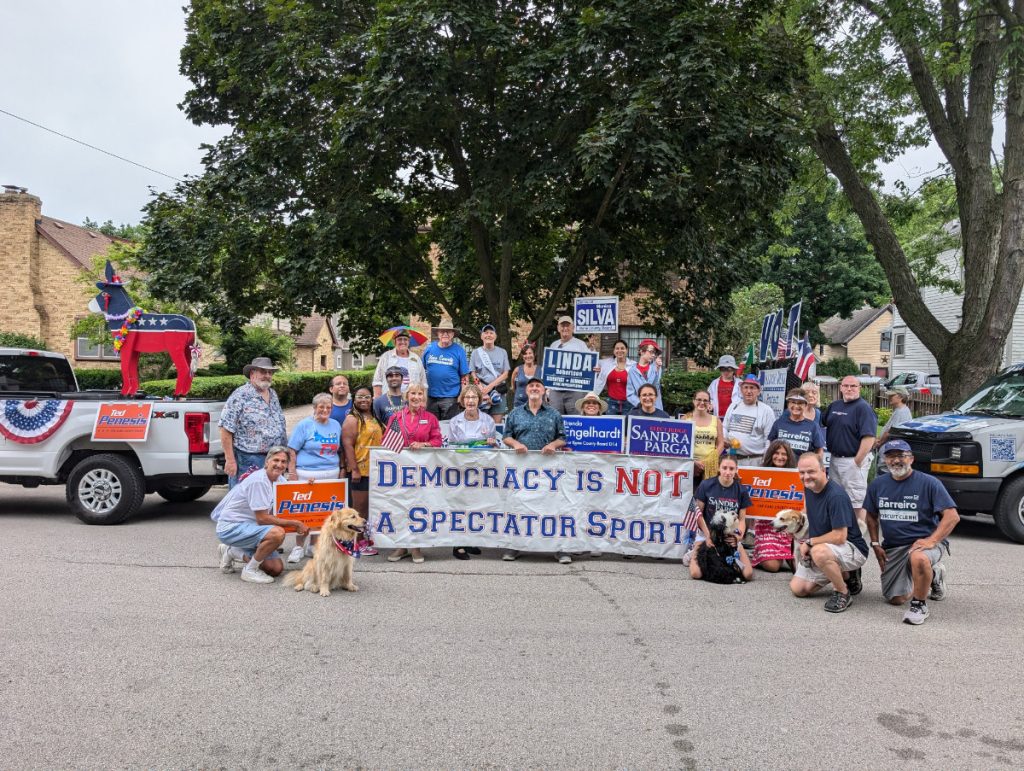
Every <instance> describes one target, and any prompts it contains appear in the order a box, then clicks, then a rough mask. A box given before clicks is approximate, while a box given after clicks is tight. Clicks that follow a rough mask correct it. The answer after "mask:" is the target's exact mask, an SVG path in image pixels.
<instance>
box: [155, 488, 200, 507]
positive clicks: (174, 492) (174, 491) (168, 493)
mask: <svg viewBox="0 0 1024 771" xmlns="http://www.w3.org/2000/svg"><path fill="white" fill-rule="evenodd" d="M210 487H211V486H210V485H206V487H186V486H184V485H161V486H160V487H158V488H156V494H157V495H159V496H160V497H161V498H163V499H164V500H165V501H170V502H171V503H188V502H189V501H195V500H199V499H200V498H202V497H203V496H204V495H206V494H207V493H208V492H210Z"/></svg>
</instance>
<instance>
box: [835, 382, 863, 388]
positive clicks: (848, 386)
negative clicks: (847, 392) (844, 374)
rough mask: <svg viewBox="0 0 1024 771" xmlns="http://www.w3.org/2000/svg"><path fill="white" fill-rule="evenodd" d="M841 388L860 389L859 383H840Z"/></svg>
mask: <svg viewBox="0 0 1024 771" xmlns="http://www.w3.org/2000/svg"><path fill="white" fill-rule="evenodd" d="M839 387H840V388H860V384H859V383H840V385H839Z"/></svg>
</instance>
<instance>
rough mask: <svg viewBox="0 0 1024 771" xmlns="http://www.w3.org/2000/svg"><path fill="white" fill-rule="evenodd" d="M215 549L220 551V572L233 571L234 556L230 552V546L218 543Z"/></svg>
mask: <svg viewBox="0 0 1024 771" xmlns="http://www.w3.org/2000/svg"><path fill="white" fill-rule="evenodd" d="M217 551H219V552H220V572H221V573H234V572H235V564H234V562H235V561H234V558H233V556H232V554H231V547H230V546H228V545H227V544H226V543H222V544H218V545H217Z"/></svg>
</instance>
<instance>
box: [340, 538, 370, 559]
mask: <svg viewBox="0 0 1024 771" xmlns="http://www.w3.org/2000/svg"><path fill="white" fill-rule="evenodd" d="M331 540H332V541H334V547H335V548H336V549H337V550H338V551H340V552H341V553H342V554H348V555H349V556H351V557H355V558H356V559H359V557H360V556H362V553H363V552H364V551H366V550H367V549H368V548H369V547H371V546H373V539H371V538H360V539H358V540H353V541H339V540H338V539H337V538H335V537H334V536H331Z"/></svg>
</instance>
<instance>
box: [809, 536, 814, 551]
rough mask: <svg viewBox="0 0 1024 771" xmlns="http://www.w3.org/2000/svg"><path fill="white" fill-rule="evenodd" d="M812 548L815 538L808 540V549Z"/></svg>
mask: <svg viewBox="0 0 1024 771" xmlns="http://www.w3.org/2000/svg"><path fill="white" fill-rule="evenodd" d="M812 546H814V539H813V538H808V539H807V548H808V549H810V548H811V547H812Z"/></svg>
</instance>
